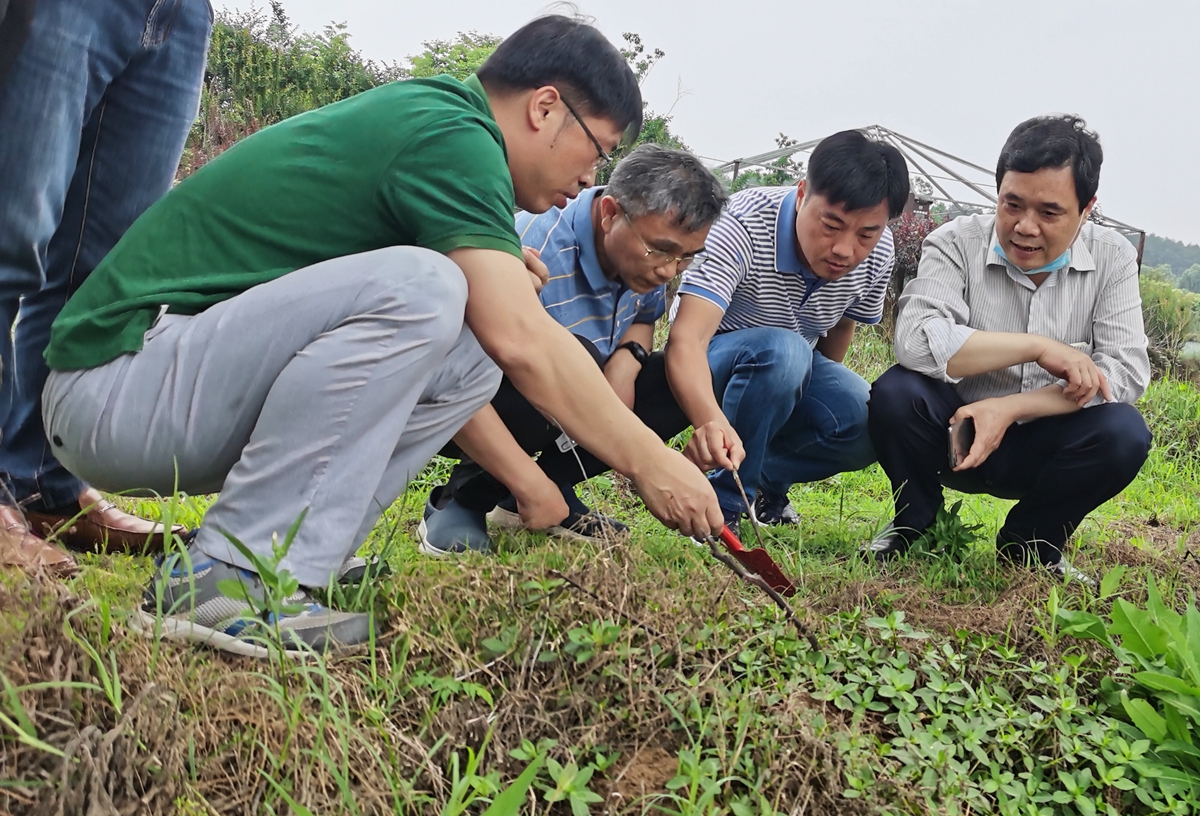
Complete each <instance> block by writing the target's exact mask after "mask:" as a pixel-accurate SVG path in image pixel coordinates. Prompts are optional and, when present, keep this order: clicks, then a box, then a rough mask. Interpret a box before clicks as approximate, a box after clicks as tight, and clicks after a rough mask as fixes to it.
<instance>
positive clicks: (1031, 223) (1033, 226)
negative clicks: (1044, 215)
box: [1014, 210, 1042, 236]
mask: <svg viewBox="0 0 1200 816" xmlns="http://www.w3.org/2000/svg"><path fill="white" fill-rule="evenodd" d="M1014 229H1015V230H1016V231H1017V232H1019V233H1021V234H1022V235H1031V236H1036V235H1038V234H1039V233H1040V232H1041V231H1042V229H1041V225H1040V224H1038V220H1037V218H1036V216H1035V215H1034V213H1033V212H1032V211H1030V210H1026V211H1025V212H1023V213H1021V217H1020V218H1018V219H1017V224H1016V226H1015V227H1014Z"/></svg>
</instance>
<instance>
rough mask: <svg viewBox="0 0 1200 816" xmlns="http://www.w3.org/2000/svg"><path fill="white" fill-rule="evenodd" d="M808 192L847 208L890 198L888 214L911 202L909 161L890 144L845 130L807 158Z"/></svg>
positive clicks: (891, 215)
mask: <svg viewBox="0 0 1200 816" xmlns="http://www.w3.org/2000/svg"><path fill="white" fill-rule="evenodd" d="M805 178H806V180H807V185H808V190H809V192H813V193H816V194H818V195H822V196H825V198H827V199H829V202H830V203H831V204H842V205H844V206H845V207H846V209H847V210H866V209H869V208H871V207H875V206H878V204H879V202H880V201H883V200H884V199H887V205H888V218H889V219H892V218H896V217H898V216H899V215H900V213H902V212H904V207H905V205H906V204H908V185H909V182H908V162H906V161H904V156H903V155H901V153H900V151H899V150H897V149H896V148H895V147H893V146H892V145H890V144H886V143H884V142H875V141H872V140H870V139H868V138H867V137H866V136H864V135H863V134H862V133H861V132H860V131H857V130H843V131H842V132H841V133H835V134H833V135H832V136H829V137H828V138H825V139H822V140H821V143H820V144H819V145H817V147H816V149H815V150H813V152H812V156H811V157H810V158H809V160H808V174H807V176H806V177H805Z"/></svg>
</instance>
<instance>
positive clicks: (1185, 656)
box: [1057, 578, 1200, 805]
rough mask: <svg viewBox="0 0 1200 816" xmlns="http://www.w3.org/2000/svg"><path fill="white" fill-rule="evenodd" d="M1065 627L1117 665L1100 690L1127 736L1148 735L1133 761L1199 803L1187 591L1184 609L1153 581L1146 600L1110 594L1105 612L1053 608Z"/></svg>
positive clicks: (1198, 735) (1196, 647)
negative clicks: (1140, 756)
mask: <svg viewBox="0 0 1200 816" xmlns="http://www.w3.org/2000/svg"><path fill="white" fill-rule="evenodd" d="M1057 618H1058V620H1059V622H1060V624H1061V627H1062V631H1063V633H1064V634H1070V635H1073V636H1075V637H1077V638H1084V639H1090V640H1094V641H1096V642H1099V643H1101V644H1103V645H1104V646H1106V647H1107V648H1108V649H1109V650H1111V653H1112V655H1113V656H1114V657H1115V658H1116V660H1117V662H1118V664H1119V665H1120V667H1121V670H1120V671H1119V672H1118V673H1117V675H1116V676H1114V677H1106V678H1104V680H1103V682H1102V684H1101V691H1102V695H1103V698H1104V699H1105V701H1106V702H1107V703H1108V704H1109V706H1110V709H1111V711H1112V712H1113V714H1114V715H1115V716H1117V717H1118V718H1119V719H1121V720H1124V722H1125V728H1124V729H1123V730H1124V731H1125V732H1126V736H1127V737H1129V738H1130V739H1131V740H1132V741H1133V742H1135V743H1138V742H1141V741H1143V740H1144V741H1148V743H1149V746H1150V751H1149V753H1147V755H1146V757H1145V758H1144V759H1141V760H1139V761H1137V762H1134V763H1132V765H1133V767H1134V768H1135V769H1136V770H1137V771H1138V772H1139V773H1140V774H1141V776H1142V777H1144V778H1147V779H1151V780H1156V781H1157V783H1158V788H1159V790H1160V791H1161V792H1162V794H1164V795H1165V796H1167V797H1187V798H1188V799H1189V800H1191V801H1193V802H1194V803H1195V804H1196V805H1200V748H1198V747H1197V743H1198V742H1200V610H1197V608H1196V603H1195V599H1194V598H1193V599H1191V600H1190V601H1189V603H1188V606H1187V609H1186V611H1185V612H1184V613H1183V614H1180V613H1179V612H1176V611H1175V610H1173V609H1171V608H1170V607H1169V606H1168V605H1167V604H1166V603H1165V602H1164V601H1163V597H1162V594H1161V593H1160V591H1159V589H1158V585H1157V582H1156V581H1155V580H1154V579H1153V578H1151V579H1150V581H1149V582H1148V585H1147V601H1146V606H1145V607H1144V608H1143V607H1139V606H1137V605H1135V604H1133V603H1131V602H1130V601H1127V600H1126V599H1124V598H1117V599H1116V600H1115V601H1114V603H1113V605H1112V611H1111V613H1110V614H1109V616H1108V619H1107V620H1105V619H1104V618H1102V617H1100V616H1098V615H1094V614H1092V613H1089V612H1081V611H1077V610H1069V609H1061V608H1060V609H1059V610H1058V611H1057Z"/></svg>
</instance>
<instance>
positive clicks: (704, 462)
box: [683, 415, 746, 471]
mask: <svg viewBox="0 0 1200 816" xmlns="http://www.w3.org/2000/svg"><path fill="white" fill-rule="evenodd" d="M683 455H684V456H686V457H687V458H688V460H689V461H691V462H692V464H694V465H695V466H696V467H698V468H700V469H701V470H703V471H709V470H712V469H714V468H719V467H720V468H725V469H726V470H736V469H737V468H739V467H741V464H742V460H743V459H745V458H746V449H745V448H744V447H742V440H741V438H740V437H738V435H737V431H735V430H734V429H733V426H732V425H730V424H729V420H728V419H726V418H725V416H724V415H722V416H721V417H720V418H719V419H714V420H712V421H710V422H705V423H704V424H703V425H701V426H700V427H698V428H696V429H695V430H694V431H692V438H691V440H689V441H688V443H687V447H686V448H684V451H683Z"/></svg>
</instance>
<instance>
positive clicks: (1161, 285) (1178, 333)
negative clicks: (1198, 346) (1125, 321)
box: [1141, 276, 1200, 373]
mask: <svg viewBox="0 0 1200 816" xmlns="http://www.w3.org/2000/svg"><path fill="white" fill-rule="evenodd" d="M1141 291H1142V317H1143V319H1144V320H1145V322H1146V337H1147V338H1148V339H1149V341H1150V348H1151V352H1152V353H1151V357H1152V360H1153V362H1154V363H1155V368H1156V369H1158V370H1159V372H1160V373H1161V372H1163V371H1165V370H1167V369H1173V368H1175V367H1176V366H1177V365H1178V364H1179V353H1180V351H1182V350H1183V345H1184V343H1186V342H1187V341H1188V340H1189V339H1190V338H1191V337H1193V336H1194V335H1195V334H1196V332H1197V330H1198V329H1200V296H1197V295H1194V294H1192V293H1190V292H1185V291H1183V290H1182V289H1176V288H1175V287H1174V286H1173V285H1172V284H1170V283H1168V282H1166V281H1163V280H1160V279H1157V277H1151V276H1147V277H1143V278H1142V279H1141Z"/></svg>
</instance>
